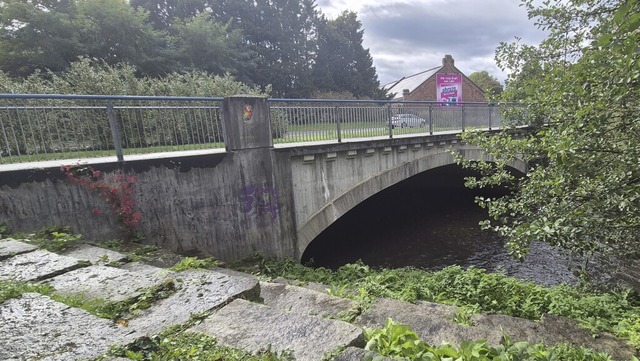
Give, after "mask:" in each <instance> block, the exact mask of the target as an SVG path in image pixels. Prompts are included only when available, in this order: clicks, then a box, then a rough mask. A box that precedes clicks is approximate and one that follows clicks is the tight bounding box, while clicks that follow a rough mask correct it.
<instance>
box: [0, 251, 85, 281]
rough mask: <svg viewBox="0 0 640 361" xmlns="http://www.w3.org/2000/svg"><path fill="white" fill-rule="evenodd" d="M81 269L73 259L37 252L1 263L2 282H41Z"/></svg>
mask: <svg viewBox="0 0 640 361" xmlns="http://www.w3.org/2000/svg"><path fill="white" fill-rule="evenodd" d="M79 267H82V264H80V263H78V260H77V259H75V258H73V257H66V256H60V255H57V254H55V253H51V252H47V251H42V250H35V251H33V252H29V253H24V254H20V255H17V256H15V257H11V258H9V259H6V260H3V261H0V280H15V281H39V280H43V279H46V278H50V277H53V276H56V275H59V274H62V273H65V272H69V271H71V270H74V269H76V268H79Z"/></svg>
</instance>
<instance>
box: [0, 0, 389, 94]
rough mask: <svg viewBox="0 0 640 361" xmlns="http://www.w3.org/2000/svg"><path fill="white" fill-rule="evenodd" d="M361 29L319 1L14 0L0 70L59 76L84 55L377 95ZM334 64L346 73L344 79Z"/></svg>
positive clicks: (283, 89) (164, 71) (2, 22)
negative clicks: (325, 10) (328, 12)
mask: <svg viewBox="0 0 640 361" xmlns="http://www.w3.org/2000/svg"><path fill="white" fill-rule="evenodd" d="M362 34H363V30H362V29H361V23H360V22H359V21H358V19H357V15H356V14H355V13H345V14H343V15H341V16H340V17H338V18H337V19H335V20H326V19H325V17H324V15H322V14H321V12H320V11H319V10H318V9H317V5H316V3H315V0H295V1H256V2H253V1H249V2H247V1H224V0H189V1H176V0H167V1H161V2H157V1H148V0H132V1H123V0H64V1H42V0H28V1H25V0H6V1H3V2H2V6H0V71H2V72H5V73H7V74H9V75H10V76H12V77H21V78H25V77H29V76H31V75H33V74H37V72H38V71H40V72H41V74H46V73H47V72H48V71H51V72H53V73H54V74H59V73H61V72H63V71H65V70H67V69H68V68H69V67H70V66H71V64H72V63H74V62H76V61H77V59H78V58H79V57H85V58H89V59H94V60H99V61H104V62H105V63H106V64H109V65H111V66H115V65H122V66H124V65H125V64H126V65H127V66H128V65H130V66H132V67H134V69H135V70H136V76H154V77H160V76H166V75H168V74H171V73H185V72H194V71H196V72H206V73H208V74H211V75H216V76H225V75H227V74H228V75H230V76H233V77H234V78H235V79H237V80H239V81H241V82H243V83H246V84H249V85H252V86H259V87H260V88H261V89H262V90H264V89H266V88H267V87H271V88H272V89H273V93H274V95H277V96H285V97H308V96H310V95H311V94H312V93H314V92H326V91H349V92H350V93H351V94H352V95H353V96H355V97H357V98H373V97H376V96H377V95H378V92H379V85H380V84H379V82H378V76H377V74H376V69H375V67H373V64H372V60H371V56H370V55H369V51H368V50H367V49H364V48H363V46H362ZM336 51H339V52H340V53H341V56H340V57H335V52H336ZM327 69H329V70H336V69H341V71H343V72H345V74H341V75H340V77H339V78H336V79H340V80H341V82H336V79H334V78H333V77H331V72H329V73H327ZM210 95H216V96H217V95H219V94H210Z"/></svg>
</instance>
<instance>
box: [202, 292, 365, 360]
mask: <svg viewBox="0 0 640 361" xmlns="http://www.w3.org/2000/svg"><path fill="white" fill-rule="evenodd" d="M190 331H193V332H199V333H204V334H207V335H210V336H213V337H216V338H217V339H218V342H220V343H221V344H223V345H227V346H230V347H234V348H239V349H242V350H246V351H249V352H257V351H260V350H262V349H265V348H267V347H268V346H271V350H273V351H277V352H283V351H285V350H289V351H291V352H292V353H293V357H295V359H296V360H297V361H317V360H321V359H322V357H323V355H325V354H326V353H328V352H331V351H334V350H336V349H337V348H341V347H347V346H363V345H364V341H363V336H362V331H361V330H360V328H359V327H357V326H354V325H351V324H349V323H346V322H343V321H338V320H329V319H326V318H321V317H316V316H307V315H301V314H297V313H293V312H286V311H283V310H277V309H274V308H271V307H268V306H264V305H260V304H257V303H253V302H249V301H245V300H242V299H237V300H235V301H233V302H231V303H230V304H228V305H226V306H224V307H223V308H221V309H220V310H218V311H217V312H216V313H214V314H213V315H211V316H210V317H208V318H206V319H205V320H204V321H202V323H200V324H199V325H196V326H194V327H192V328H191V329H190Z"/></svg>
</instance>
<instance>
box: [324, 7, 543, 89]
mask: <svg viewBox="0 0 640 361" xmlns="http://www.w3.org/2000/svg"><path fill="white" fill-rule="evenodd" d="M316 3H317V4H318V7H319V8H320V10H321V11H322V13H323V14H325V15H326V16H327V17H328V18H330V19H333V18H335V17H336V16H338V15H339V14H340V12H341V11H343V10H351V11H355V12H357V13H358V19H359V20H360V21H361V22H362V27H363V29H364V47H365V48H368V49H369V50H370V51H371V56H372V57H373V63H374V65H375V67H376V69H377V72H378V78H379V79H380V83H381V84H383V85H384V84H386V83H389V82H392V81H394V80H397V79H400V78H402V77H403V76H407V75H412V74H415V73H418V72H420V71H423V70H426V69H429V68H433V67H436V66H439V65H441V64H442V58H443V57H444V56H445V55H446V54H451V55H452V56H453V58H454V59H455V65H456V67H457V68H458V69H460V70H461V71H462V72H463V73H465V74H470V73H473V72H474V71H480V70H487V71H488V72H489V73H490V74H492V75H494V76H495V77H497V78H498V79H499V80H500V81H503V80H504V78H505V77H506V74H505V73H503V72H501V71H500V69H498V67H497V66H496V65H495V61H494V53H495V49H496V47H497V46H498V45H499V44H500V42H501V41H507V42H511V41H513V40H515V37H516V36H517V37H520V38H521V39H522V42H524V43H527V44H538V43H539V42H540V41H541V40H542V39H543V38H544V34H543V33H542V32H541V31H540V30H538V29H536V27H535V26H534V25H533V21H531V20H529V19H528V18H527V13H526V10H525V9H524V8H522V7H520V6H519V4H520V1H519V0H384V1H381V0H317V1H316Z"/></svg>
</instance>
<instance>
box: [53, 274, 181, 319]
mask: <svg viewBox="0 0 640 361" xmlns="http://www.w3.org/2000/svg"><path fill="white" fill-rule="evenodd" d="M175 291H176V288H175V282H174V281H173V280H172V279H167V280H165V281H164V282H163V283H161V284H158V285H156V286H154V287H151V288H149V289H147V290H145V291H144V292H142V294H140V295H139V296H137V297H133V298H130V299H127V300H124V301H121V302H109V301H107V300H104V299H100V298H87V297H86V295H84V294H82V293H78V294H71V295H60V294H55V293H54V294H51V295H50V296H51V298H52V299H54V300H56V301H58V302H62V303H64V304H66V305H68V306H71V307H76V308H81V309H83V310H85V311H87V312H89V313H91V314H93V315H95V316H98V317H100V318H106V319H110V320H114V321H120V322H126V319H127V318H129V317H131V316H132V315H135V313H136V312H139V311H140V310H145V309H147V308H149V307H151V305H152V304H153V303H154V302H156V301H158V300H162V299H165V298H167V297H169V296H170V295H171V294H173V293H174V292H175Z"/></svg>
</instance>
